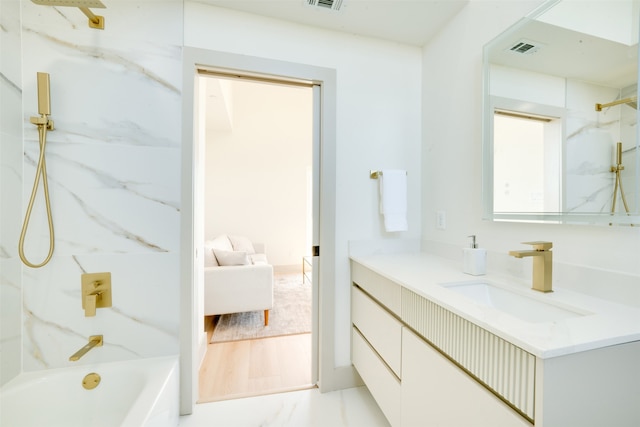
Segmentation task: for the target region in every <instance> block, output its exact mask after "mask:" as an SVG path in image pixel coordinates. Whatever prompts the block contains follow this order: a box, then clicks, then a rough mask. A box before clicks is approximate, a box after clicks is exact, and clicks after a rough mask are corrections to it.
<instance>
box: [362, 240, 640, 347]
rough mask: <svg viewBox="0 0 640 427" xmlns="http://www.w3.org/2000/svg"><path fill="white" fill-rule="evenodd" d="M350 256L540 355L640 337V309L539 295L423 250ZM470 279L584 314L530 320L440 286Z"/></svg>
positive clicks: (578, 296) (570, 295)
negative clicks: (473, 273) (466, 270)
mask: <svg viewBox="0 0 640 427" xmlns="http://www.w3.org/2000/svg"><path fill="white" fill-rule="evenodd" d="M351 259H352V260H353V261H355V262H358V263H359V264H362V265H363V266H365V267H367V268H369V269H370V270H372V271H374V272H376V273H378V274H380V275H381V276H384V277H386V278H387V279H389V280H391V281H393V282H395V283H398V284H399V285H401V286H403V287H405V288H407V289H409V290H411V291H413V292H415V293H417V294H419V295H421V296H423V297H425V298H427V299H429V300H431V301H432V302H434V303H436V304H438V305H440V306H442V307H444V308H446V309H448V310H450V311H452V312H453V313H455V314H457V315H459V316H461V317H463V318H464V319H466V320H469V321H470V322H473V323H475V324H476V325H478V326H480V327H482V328H484V329H486V330H488V331H490V332H492V333H494V334H495V335H497V336H499V337H501V338H503V339H505V340H507V341H509V342H511V343H513V344H515V345H517V346H518V347H520V348H522V349H524V350H526V351H528V352H530V353H531V354H533V355H535V356H537V357H540V358H543V359H544V358H551V357H558V356H563V355H567V354H572V353H577V352H581V351H586V350H592V349H596V348H601V347H608V346H611V345H617V344H622V343H626V342H632V341H638V340H640V309H639V308H635V307H632V306H626V305H622V304H616V303H613V302H609V301H606V300H602V299H599V298H595V297H591V296H589V295H587V294H582V293H579V292H574V291H570V290H566V289H562V288H557V287H554V288H553V290H554V292H552V293H547V294H544V293H540V292H537V291H534V290H531V283H527V282H526V281H524V280H522V279H516V278H510V277H506V276H498V275H495V274H487V275H484V276H471V275H468V274H464V273H462V271H461V264H462V262H459V263H456V262H453V261H452V260H450V259H446V258H441V257H437V256H434V255H430V254H427V253H418V252H416V253H402V254H385V255H366V256H351ZM473 281H487V282H489V283H495V284H498V285H501V286H503V287H505V288H507V289H508V288H511V289H513V290H516V291H517V292H519V293H521V294H522V293H523V292H524V293H525V294H526V295H528V296H530V297H531V298H534V299H538V300H542V301H548V302H550V303H551V304H554V305H557V306H560V307H565V308H570V309H576V311H580V312H582V313H583V314H582V315H579V316H577V317H571V318H568V319H564V320H556V321H548V322H538V323H531V322H527V321H524V320H521V319H518V318H516V317H514V316H511V315H508V314H506V313H504V312H502V311H499V310H497V309H495V308H491V307H487V306H484V305H481V304H479V303H477V302H474V301H473V300H471V299H469V298H467V297H465V296H464V295H461V294H458V293H457V292H454V291H452V290H450V289H447V288H445V287H443V286H440V284H443V283H451V282H473ZM603 286H606V285H603Z"/></svg>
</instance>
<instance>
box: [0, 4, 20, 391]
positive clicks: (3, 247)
mask: <svg viewBox="0 0 640 427" xmlns="http://www.w3.org/2000/svg"><path fill="white" fill-rule="evenodd" d="M0 45H1V46H2V53H1V55H2V60H1V61H0V206H1V210H0V385H2V384H4V383H5V382H7V381H9V380H10V379H11V378H13V377H15V376H16V375H17V374H18V373H19V372H20V368H21V360H22V357H21V354H22V353H21V348H20V345H21V339H20V338H21V334H20V333H21V327H20V324H21V322H20V318H21V314H22V313H21V309H20V308H21V290H22V278H21V276H20V261H19V259H18V257H17V252H16V251H15V249H14V247H15V244H16V242H17V241H18V235H19V233H20V228H19V227H20V221H21V218H20V215H21V207H20V203H16V201H17V200H20V194H21V193H20V190H21V188H22V118H21V117H22V113H21V112H22V77H21V62H20V61H19V60H17V59H18V58H19V57H20V0H6V1H4V0H3V1H0ZM14 58H15V60H14ZM11 242H13V245H12V244H11Z"/></svg>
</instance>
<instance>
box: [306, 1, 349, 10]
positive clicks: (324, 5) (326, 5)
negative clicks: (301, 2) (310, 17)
mask: <svg viewBox="0 0 640 427" xmlns="http://www.w3.org/2000/svg"><path fill="white" fill-rule="evenodd" d="M305 3H307V5H309V6H312V7H316V8H318V9H325V10H340V8H341V7H342V3H343V0H305Z"/></svg>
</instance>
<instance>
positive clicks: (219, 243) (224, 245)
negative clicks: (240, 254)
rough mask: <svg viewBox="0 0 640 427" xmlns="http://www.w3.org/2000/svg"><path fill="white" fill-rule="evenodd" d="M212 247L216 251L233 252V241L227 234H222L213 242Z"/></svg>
mask: <svg viewBox="0 0 640 427" xmlns="http://www.w3.org/2000/svg"><path fill="white" fill-rule="evenodd" d="M211 247H212V248H214V249H222V250H223V251H232V250H233V246H231V241H230V240H229V237H227V235H226V234H222V235H220V236H218V237H216V238H215V239H213V240H212V241H211Z"/></svg>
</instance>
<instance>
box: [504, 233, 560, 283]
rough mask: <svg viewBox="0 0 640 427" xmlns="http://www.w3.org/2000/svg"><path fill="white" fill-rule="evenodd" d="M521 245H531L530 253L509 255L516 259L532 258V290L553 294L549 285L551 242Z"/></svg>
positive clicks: (551, 266)
mask: <svg viewBox="0 0 640 427" xmlns="http://www.w3.org/2000/svg"><path fill="white" fill-rule="evenodd" d="M522 244H523V245H532V246H533V250H530V251H509V255H511V256H514V257H516V258H524V257H527V256H531V257H533V286H532V289H533V290H536V291H540V292H553V289H552V285H551V278H552V270H553V262H552V261H553V254H552V253H551V248H552V247H553V243H551V242H522Z"/></svg>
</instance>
